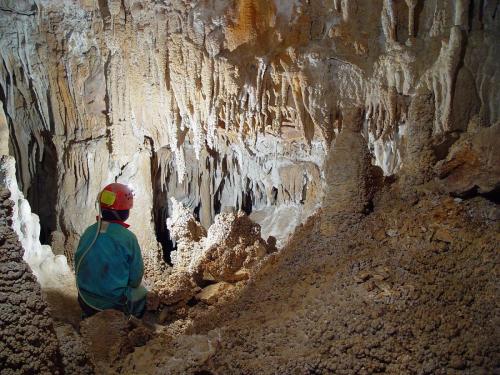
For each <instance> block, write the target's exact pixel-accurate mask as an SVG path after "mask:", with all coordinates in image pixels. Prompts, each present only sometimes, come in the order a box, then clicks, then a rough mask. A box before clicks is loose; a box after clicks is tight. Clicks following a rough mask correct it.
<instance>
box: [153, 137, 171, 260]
mask: <svg viewBox="0 0 500 375" xmlns="http://www.w3.org/2000/svg"><path fill="white" fill-rule="evenodd" d="M145 140H146V141H149V145H150V147H151V184H152V187H153V220H154V229H155V235H156V240H157V241H158V243H159V244H160V245H161V248H162V258H163V261H164V262H166V263H167V264H169V265H172V259H171V255H170V254H171V253H172V251H175V250H176V249H177V246H176V244H175V243H174V241H172V239H171V238H170V231H169V230H168V229H167V217H168V196H167V191H166V190H165V189H163V186H162V181H161V168H160V164H159V160H158V154H157V153H156V152H155V150H154V142H153V140H152V139H151V138H149V137H146V139H145Z"/></svg>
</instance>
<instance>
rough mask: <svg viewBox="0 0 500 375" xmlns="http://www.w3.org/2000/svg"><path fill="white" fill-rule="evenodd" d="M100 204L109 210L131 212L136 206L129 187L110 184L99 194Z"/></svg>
mask: <svg viewBox="0 0 500 375" xmlns="http://www.w3.org/2000/svg"><path fill="white" fill-rule="evenodd" d="M99 204H100V205H101V208H105V209H107V210H116V211H122V210H130V209H131V208H132V207H133V206H134V195H133V193H132V190H130V189H129V187H128V186H127V185H123V184H119V183H114V184H109V185H108V186H106V187H105V188H104V189H103V190H102V191H101V193H100V194H99Z"/></svg>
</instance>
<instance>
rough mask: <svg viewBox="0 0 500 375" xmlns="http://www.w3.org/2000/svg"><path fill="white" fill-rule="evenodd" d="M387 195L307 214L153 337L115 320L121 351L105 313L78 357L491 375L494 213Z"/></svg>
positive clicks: (235, 370)
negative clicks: (241, 274)
mask: <svg viewBox="0 0 500 375" xmlns="http://www.w3.org/2000/svg"><path fill="white" fill-rule="evenodd" d="M396 196H397V194H395V193H394V192H393V191H386V192H385V193H383V194H379V195H378V197H377V198H376V199H375V205H374V211H373V212H372V213H370V214H369V215H366V216H364V215H353V214H345V215H343V214H342V215H340V214H339V215H337V216H335V217H334V218H333V219H330V221H329V222H325V217H326V215H324V213H322V212H319V213H318V214H317V215H316V216H314V217H312V218H310V220H309V221H308V222H307V223H306V224H305V225H303V226H301V227H300V228H299V229H298V230H297V231H296V233H295V234H294V236H293V237H292V238H291V240H290V241H289V243H288V245H287V246H286V248H285V249H283V250H282V251H281V252H279V253H277V254H273V255H271V256H270V257H269V258H268V259H267V261H266V262H265V263H264V264H263V266H262V267H261V268H260V270H259V271H258V272H256V273H255V274H254V275H252V277H251V278H250V280H248V281H245V282H239V283H238V284H237V287H236V288H234V289H232V290H231V291H230V292H225V293H224V292H222V293H221V295H220V296H219V298H218V301H217V302H216V303H214V304H211V305H208V304H205V303H203V302H199V303H197V304H195V305H194V306H187V305H186V306H183V307H181V308H179V307H177V310H176V311H175V312H171V313H170V315H169V316H168V318H167V319H166V321H165V322H164V323H163V325H161V327H160V326H158V325H157V328H158V327H160V329H157V330H156V333H151V332H150V333H147V330H144V327H142V329H143V330H142V331H140V330H139V331H138V329H135V330H131V329H130V328H131V327H132V326H134V325H133V324H131V323H130V322H129V323H127V322H126V321H124V320H122V321H121V323H116V319H115V325H114V328H113V329H114V332H115V333H116V332H122V339H123V337H127V335H128V337H127V343H128V344H127V345H128V348H126V347H127V345H124V344H123V340H122V339H120V338H119V336H120V334H116V337H114V338H109V339H106V340H107V341H105V342H104V343H103V342H102V329H105V328H103V326H105V325H106V324H107V323H105V322H106V321H109V320H107V319H108V318H109V319H111V320H113V319H114V318H116V317H108V318H106V317H103V318H97V319H94V321H93V322H91V323H83V324H82V326H83V330H87V332H88V330H89V329H90V330H92V329H93V330H94V334H95V335H96V336H97V340H95V341H93V342H94V343H99V346H100V347H99V349H98V350H96V348H90V351H91V352H94V353H99V354H98V355H100V356H101V357H102V358H101V360H102V363H104V362H107V363H108V364H111V366H110V367H106V370H105V371H106V372H111V373H121V374H163V373H197V374H272V373H274V374H325V373H338V374H354V373H358V374H369V373H377V372H385V373H392V374H406V373H414V374H453V373H470V374H492V373H500V356H499V349H498V348H499V345H498V343H499V338H500V332H499V327H500V321H499V318H500V314H499V305H498V301H499V299H498V296H499V293H498V273H499V253H498V249H499V246H498V244H499V243H500V242H499V220H498V219H499V216H500V211H499V209H498V205H497V204H496V203H494V202H492V201H490V200H487V199H485V198H483V197H475V198H471V199H467V200H462V199H459V198H453V197H450V196H443V195H438V194H435V193H433V192H431V191H424V192H422V193H421V194H420V196H419V198H415V196H413V197H412V198H407V199H399V198H395V197H396ZM53 299H54V298H52V300H53ZM52 305H53V304H52ZM52 308H53V310H54V311H53V313H54V316H55V318H56V321H57V320H59V319H60V318H61V311H59V312H58V311H57V310H58V309H59V310H61V305H60V306H59V307H57V306H56V308H54V305H53V307H52ZM67 308H68V307H67V306H66V307H65V309H67ZM73 311H75V310H73ZM70 315H71V314H70ZM112 315H113V314H112ZM75 318H77V317H76V315H75V314H73V319H75ZM152 318H153V319H152ZM154 318H157V316H149V320H150V321H151V320H154ZM68 319H70V320H71V318H68V316H66V317H65V320H66V321H68ZM99 319H101V320H99ZM120 319H122V318H120V317H118V321H120ZM163 319H165V317H163ZM73 322H74V320H73ZM89 327H90V328H89ZM117 327H118V328H117ZM127 327H128V328H127ZM108 331H109V329H108ZM120 340H122V341H121V344H119V345H117V344H116V343H117V342H119V341H120ZM134 347H135V348H134ZM103 348H106V350H107V351H108V352H107V353H106V354H103V350H105V349H103ZM124 348H125V349H124ZM94 362H95V358H94ZM96 369H97V372H99V371H104V370H103V367H101V368H100V370H99V366H96Z"/></svg>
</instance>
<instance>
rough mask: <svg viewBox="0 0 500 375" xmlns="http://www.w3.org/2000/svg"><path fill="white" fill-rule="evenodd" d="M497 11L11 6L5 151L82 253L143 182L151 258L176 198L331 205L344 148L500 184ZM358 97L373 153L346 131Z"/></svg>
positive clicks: (144, 237)
mask: <svg viewBox="0 0 500 375" xmlns="http://www.w3.org/2000/svg"><path fill="white" fill-rule="evenodd" d="M498 7H499V5H498V2H495V1H475V0H456V1H452V0H430V1H425V2H424V1H418V0H406V1H404V2H403V1H392V0H376V1H373V0H358V1H354V0H316V1H284V0H274V1H264V0H239V1H226V0H204V1H201V0H200V1H181V0H175V1H165V2H162V1H158V2H145V1H134V0H125V1H117V0H99V1H97V0H79V1H76V0H75V1H62V0H37V1H32V0H22V1H13V0H0V21H1V22H0V33H1V35H2V38H1V41H0V62H1V64H0V100H1V101H2V104H3V107H4V110H5V114H6V121H7V124H8V128H9V140H10V142H9V146H8V147H9V152H10V154H12V155H14V156H15V158H16V161H17V165H18V181H19V184H20V186H21V188H22V190H23V192H24V194H25V195H26V196H27V197H28V200H29V201H30V203H31V206H32V207H33V210H34V211H35V212H36V213H39V214H40V216H41V221H42V237H44V240H45V241H46V242H50V243H51V244H52V247H53V249H54V251H55V252H56V253H57V252H59V253H65V254H66V255H68V258H69V259H71V255H72V252H73V249H74V246H75V243H76V241H77V240H78V238H79V235H80V234H81V233H82V232H83V230H84V229H85V227H86V226H87V225H89V224H90V223H91V222H92V221H93V219H94V218H93V217H94V215H95V213H94V212H93V210H92V209H91V207H92V206H93V203H94V200H95V197H96V195H97V193H98V191H99V189H100V188H101V187H102V186H103V185H104V184H106V183H109V182H112V181H114V180H117V181H119V182H125V183H128V184H130V185H132V187H133V188H134V190H135V196H136V204H135V207H136V208H135V209H134V210H133V212H132V215H131V219H130V221H131V223H132V225H133V228H135V232H136V233H137V235H138V238H139V241H140V243H141V245H142V247H143V251H144V253H145V257H146V258H147V261H148V262H150V263H151V262H152V263H155V262H156V261H157V260H158V259H159V245H158V242H157V239H158V240H161V241H164V238H165V236H166V235H168V233H166V232H165V231H166V228H165V225H164V222H165V218H166V217H167V216H168V215H169V214H170V213H171V207H169V206H168V204H169V200H168V197H170V196H174V197H175V198H177V199H178V200H181V201H183V203H184V204H185V205H186V206H188V207H189V208H190V209H191V210H193V212H195V213H196V215H197V216H198V217H199V219H200V221H201V222H202V223H203V224H204V225H205V226H208V225H209V224H210V223H211V222H212V221H213V218H214V215H215V214H216V213H218V212H219V211H221V210H224V209H226V208H242V209H245V210H246V211H247V212H252V213H253V215H254V217H255V218H256V219H257V220H261V221H262V222H264V221H265V220H266V219H267V222H266V225H267V227H272V226H273V225H276V227H275V228H274V229H273V230H274V232H280V231H283V228H284V227H286V225H287V223H286V222H283V218H282V217H283V216H285V217H286V218H287V219H288V218H294V220H296V221H297V222H300V220H301V219H302V218H304V217H307V216H308V215H309V214H310V213H312V212H313V211H314V210H315V209H316V208H317V207H318V206H319V205H320V204H321V202H322V197H323V194H324V191H325V187H326V188H327V187H328V186H329V185H331V184H335V178H336V177H335V176H329V175H328V171H329V170H332V168H333V167H336V168H337V167H338V166H335V163H337V162H336V161H335V159H337V160H338V158H358V157H361V156H362V157H363V158H367V157H368V158H371V161H372V163H373V164H375V165H377V166H379V167H380V168H381V169H382V171H383V173H384V174H385V175H386V176H388V175H393V174H396V175H398V176H399V175H401V177H402V178H403V180H404V181H406V183H407V185H410V186H412V185H415V184H421V183H424V182H426V181H429V180H430V179H432V178H434V177H435V176H438V177H439V178H440V181H441V183H442V185H443V186H442V189H443V190H446V191H448V192H451V193H459V194H462V193H467V192H469V191H471V190H474V189H476V190H477V189H479V190H481V189H482V190H481V191H483V192H487V191H494V190H495V189H498V181H499V179H498V176H499V175H500V173H499V171H498V167H497V166H496V163H495V160H497V159H495V157H497V156H496V155H497V154H498V153H495V151H494V150H495V148H496V147H497V146H498V141H497V139H498V137H494V135H495V134H498V125H495V124H498V120H499V116H500V113H499V111H500V98H499V95H500V94H499V90H498V88H499V86H500V77H499V73H498V59H499V56H500V51H499V48H500V47H499V44H498V43H497V42H495V40H498V37H499V35H500V22H499V19H498V15H497V11H498ZM425 98H426V99H425ZM422 102H424V104H425V105H424V104H422ZM422 106H424V107H425V109H424V110H423V111H420V109H421V108H422ZM354 107H355V108H359V111H360V120H359V121H360V122H359V123H358V124H357V125H356V127H357V129H356V131H355V133H356V134H361V135H362V137H358V136H357V135H355V137H357V141H356V145H358V144H360V143H359V141H361V144H363V143H362V141H363V140H364V142H365V144H366V146H367V150H368V151H369V153H366V152H365V151H363V150H360V149H358V148H356V151H353V152H352V153H350V152H349V147H348V146H346V145H349V143H350V142H351V141H350V140H349V137H348V136H342V132H346V131H347V130H346V129H350V127H349V125H346V121H345V118H348V117H349V116H350V115H349V114H348V112H347V111H348V110H350V109H352V108H354ZM412 109H413V110H412ZM419 111H420V112H419ZM420 115H425V116H424V117H423V118H422V117H420ZM421 119H422V120H423V122H422V121H421ZM422 124H423V125H422ZM344 125H346V127H344ZM484 134H489V136H487V135H484ZM492 136H493V137H492ZM337 139H338V141H339V142H340V143H342V144H344V146H342V147H343V151H342V152H341V151H339V152H337V156H335V157H330V156H332V155H333V154H332V155H330V153H329V151H330V149H331V148H332V146H333V149H335V144H336V141H337ZM342 139H344V140H342ZM484 142H486V143H487V145H486V149H487V150H488V151H487V152H486V155H484V153H483V151H481V150H483V149H484V148H485V147H483V144H484ZM488 142H489V143H488ZM356 147H357V146H356ZM464 147H465V148H466V150H469V151H470V152H468V151H467V152H465V151H464ZM426 152H427V156H426V154H425V153H426ZM360 155H361V156H360ZM332 159H333V160H332ZM478 160H479V161H478ZM332 163H333V164H332ZM363 163H364V162H363ZM436 163H437V164H436ZM354 164H355V162H354ZM436 168H437V169H436ZM365 169H366V168H365ZM457 173H458V175H460V177H457ZM491 174H493V177H491ZM417 175H418V176H419V177H418V178H416V177H414V176H417ZM487 175H490V177H488V178H489V180H488V181H487V182H484V179H485V178H486V176H487ZM347 177H348V176H347ZM332 178H333V180H332ZM449 181H452V182H454V183H455V185H453V187H452V188H450V184H449V183H448V182H449ZM457 181H458V182H457ZM462 181H467V183H466V184H464V183H462ZM326 190H328V189H326ZM365 190H366V189H365ZM365 198H369V196H367V197H363V198H362V199H361V200H363V199H365ZM332 200H333V201H332ZM334 201H335V197H331V198H330V201H328V202H327V204H328V205H329V207H332V209H333V210H334V211H335V210H337V208H338V205H337V203H335V202H334ZM346 202H347V201H346ZM358 203H362V202H358ZM368 203H369V202H368ZM362 205H363V207H364V205H366V202H364V203H363V204H362ZM287 210H288V211H287ZM290 212H293V215H292V214H290ZM273 215H274V216H273ZM269 217H271V218H273V220H269ZM294 220H290V221H292V222H293V221H294ZM269 221H271V223H269ZM285 221H286V220H285ZM276 223H277V224H276ZM266 230H267V231H268V232H269V233H268V234H274V232H273V230H271V229H266ZM271 232H273V233H271Z"/></svg>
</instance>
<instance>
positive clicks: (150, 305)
mask: <svg viewBox="0 0 500 375" xmlns="http://www.w3.org/2000/svg"><path fill="white" fill-rule="evenodd" d="M159 306H160V297H158V294H156V292H148V295H147V296H146V309H147V310H148V311H155V310H158V307H159Z"/></svg>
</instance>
